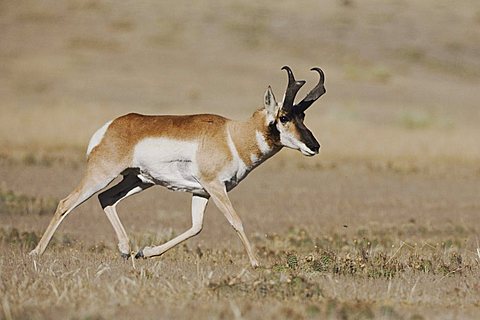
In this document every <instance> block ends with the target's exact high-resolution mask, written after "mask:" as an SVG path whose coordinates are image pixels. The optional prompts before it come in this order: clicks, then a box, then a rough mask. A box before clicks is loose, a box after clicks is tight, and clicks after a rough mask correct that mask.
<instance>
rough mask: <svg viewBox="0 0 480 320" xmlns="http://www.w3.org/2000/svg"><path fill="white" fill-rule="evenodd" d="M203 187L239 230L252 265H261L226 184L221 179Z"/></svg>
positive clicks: (237, 230)
mask: <svg viewBox="0 0 480 320" xmlns="http://www.w3.org/2000/svg"><path fill="white" fill-rule="evenodd" d="M203 187H204V188H205V190H207V192H208V193H209V194H210V196H211V197H212V199H213V201H214V202H215V204H216V205H217V207H218V209H220V211H221V212H222V213H223V214H224V215H225V217H226V218H227V220H228V222H230V224H231V225H232V227H233V228H234V229H235V231H236V232H237V234H238V236H239V237H240V240H241V241H242V243H243V246H244V247H245V250H246V251H247V254H248V258H249V259H250V264H251V265H252V267H254V268H256V267H258V266H259V263H258V260H257V258H256V257H255V254H254V253H253V249H252V246H251V244H250V241H248V238H247V235H246V234H245V231H244V230H243V224H242V220H240V217H239V216H238V214H237V213H236V211H235V209H234V208H233V206H232V203H231V201H230V198H229V197H228V194H227V190H226V188H225V184H223V183H222V182H220V181H215V182H209V183H204V184H203Z"/></svg>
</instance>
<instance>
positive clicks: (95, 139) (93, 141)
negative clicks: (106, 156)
mask: <svg viewBox="0 0 480 320" xmlns="http://www.w3.org/2000/svg"><path fill="white" fill-rule="evenodd" d="M112 121H113V120H111V121H108V122H107V123H105V124H104V125H103V126H102V127H101V128H100V129H98V130H97V131H96V132H95V133H94V134H93V136H92V137H91V138H90V142H89V143H88V147H87V157H88V156H89V155H90V153H91V152H92V150H93V149H94V148H95V147H96V146H98V145H99V144H100V142H102V139H103V136H104V135H105V132H107V129H108V127H109V126H110V124H111V123H112Z"/></svg>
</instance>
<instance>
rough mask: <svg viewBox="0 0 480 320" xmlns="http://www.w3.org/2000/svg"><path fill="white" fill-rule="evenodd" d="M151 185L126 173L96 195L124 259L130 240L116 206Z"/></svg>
mask: <svg viewBox="0 0 480 320" xmlns="http://www.w3.org/2000/svg"><path fill="white" fill-rule="evenodd" d="M151 186H153V184H149V183H144V182H142V180H140V179H139V178H138V177H137V176H136V175H135V174H127V175H125V176H124V178H123V180H122V181H120V182H119V183H118V184H117V185H115V186H113V187H112V188H110V189H108V190H106V191H104V192H102V193H100V194H99V195H98V199H99V200H100V204H101V206H102V208H103V210H104V211H105V214H106V215H107V218H108V220H109V221H110V223H111V224H112V226H113V229H114V230H115V234H116V235H117V238H118V249H119V250H120V253H121V255H122V257H124V258H126V259H128V258H129V257H130V241H129V239H128V236H127V232H126V231H125V228H124V227H123V225H122V222H121V221H120V218H119V217H118V214H117V210H116V206H117V204H118V203H119V202H120V201H122V200H123V199H125V198H127V197H129V196H131V195H134V194H136V193H139V192H141V191H143V190H145V189H147V188H149V187H151Z"/></svg>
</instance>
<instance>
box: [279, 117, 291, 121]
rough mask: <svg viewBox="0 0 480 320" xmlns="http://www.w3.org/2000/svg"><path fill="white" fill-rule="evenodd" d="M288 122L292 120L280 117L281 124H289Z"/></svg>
mask: <svg viewBox="0 0 480 320" xmlns="http://www.w3.org/2000/svg"><path fill="white" fill-rule="evenodd" d="M288 121H290V118H289V117H287V116H281V117H280V122H282V123H287V122H288Z"/></svg>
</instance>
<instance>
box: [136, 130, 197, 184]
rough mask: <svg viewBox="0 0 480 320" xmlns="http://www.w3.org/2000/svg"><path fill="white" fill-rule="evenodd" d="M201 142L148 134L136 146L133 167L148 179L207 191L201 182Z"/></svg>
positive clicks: (141, 177)
mask: <svg viewBox="0 0 480 320" xmlns="http://www.w3.org/2000/svg"><path fill="white" fill-rule="evenodd" d="M197 148H198V144H197V143H195V142H185V141H178V140H172V139H166V138H147V139H144V140H142V141H141V142H139V143H138V144H137V146H136V147H135V151H134V154H133V163H132V165H133V167H137V168H139V170H140V173H139V175H138V177H139V178H140V179H141V180H143V181H144V182H147V183H154V184H158V185H162V186H165V187H167V188H169V189H171V190H178V191H187V192H194V193H195V192H204V190H203V188H202V186H201V185H200V183H199V182H198V166H197V162H196V153H197Z"/></svg>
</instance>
